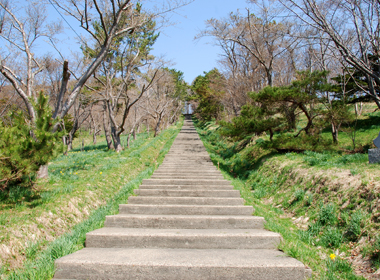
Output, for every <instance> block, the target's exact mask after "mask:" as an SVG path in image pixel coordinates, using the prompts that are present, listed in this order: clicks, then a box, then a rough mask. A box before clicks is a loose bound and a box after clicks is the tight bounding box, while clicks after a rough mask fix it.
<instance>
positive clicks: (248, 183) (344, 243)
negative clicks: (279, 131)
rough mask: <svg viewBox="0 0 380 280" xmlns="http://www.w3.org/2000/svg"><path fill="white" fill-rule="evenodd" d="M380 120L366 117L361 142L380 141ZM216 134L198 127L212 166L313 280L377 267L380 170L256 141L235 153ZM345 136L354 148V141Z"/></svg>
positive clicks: (356, 160) (358, 158) (360, 157)
mask: <svg viewBox="0 0 380 280" xmlns="http://www.w3.org/2000/svg"><path fill="white" fill-rule="evenodd" d="M379 118H380V114H378V113H367V114H365V115H364V116H363V119H362V120H361V121H360V123H361V127H360V128H359V131H358V135H357V136H358V139H359V142H360V143H361V144H365V143H366V142H368V138H369V137H373V136H377V133H378V131H379V126H378V125H377V124H374V120H378V119H379ZM217 128H218V126H216V125H215V124H213V123H208V124H206V125H204V126H202V125H199V124H198V127H197V129H198V131H199V133H200V135H201V138H202V140H203V141H204V143H205V146H206V148H207V150H208V151H209V153H210V155H211V158H212V160H213V162H214V163H215V164H216V165H219V166H220V168H221V170H222V172H223V174H224V175H225V177H226V178H227V179H229V180H232V182H233V184H234V186H235V187H236V188H237V189H239V190H240V191H241V193H242V196H243V198H244V199H245V201H246V203H247V204H249V205H253V206H254V208H255V210H256V215H259V216H263V217H265V218H266V220H267V224H266V227H267V228H268V229H270V230H273V231H276V232H280V233H281V234H282V236H283V237H284V242H283V243H282V245H281V249H282V250H284V251H285V252H286V253H287V254H289V255H290V256H293V257H296V258H297V259H299V260H301V261H302V262H304V263H305V264H306V265H308V266H310V267H311V268H312V270H313V277H314V278H315V279H360V278H361V277H362V276H358V275H363V276H365V277H367V276H370V274H371V273H373V272H374V270H376V269H378V268H379V254H378V253H376V250H379V249H380V236H379V235H378V232H379V228H380V220H379V210H380V195H379V193H380V180H379V179H380V172H379V165H377V164H375V165H369V164H368V163H367V161H368V156H367V155H366V154H353V155H349V154H348V155H345V154H342V153H341V152H329V153H314V152H306V153H303V154H295V153H289V154H285V155H279V154H276V153H273V152H271V151H267V150H264V149H262V148H261V147H260V146H259V145H255V144H254V143H251V144H250V145H248V146H247V147H246V148H244V149H243V150H240V151H237V150H236V147H237V145H236V144H235V143H228V142H226V141H225V140H223V139H221V138H219V137H218V136H217V135H218V134H217V133H215V132H214V130H216V129H217ZM325 133H328V132H327V131H326V132H325ZM340 136H341V140H342V142H343V145H344V148H345V149H347V148H349V145H350V139H349V137H348V136H347V135H344V134H343V133H341V135H340ZM325 137H327V135H325ZM377 252H379V251H377ZM334 255H335V259H334V260H332V259H331V257H332V258H334ZM330 256H331V257H330ZM371 257H372V258H371Z"/></svg>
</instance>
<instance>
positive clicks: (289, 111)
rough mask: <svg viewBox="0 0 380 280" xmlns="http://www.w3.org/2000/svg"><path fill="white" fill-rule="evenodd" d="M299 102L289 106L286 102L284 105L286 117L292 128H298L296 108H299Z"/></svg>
mask: <svg viewBox="0 0 380 280" xmlns="http://www.w3.org/2000/svg"><path fill="white" fill-rule="evenodd" d="M297 106H298V105H297V104H293V105H291V106H288V105H287V104H285V105H284V106H283V108H284V112H285V117H286V120H287V122H288V127H289V129H291V130H296V128H297V126H296V114H295V112H296V109H297Z"/></svg>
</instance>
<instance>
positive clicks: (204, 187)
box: [139, 184, 234, 190]
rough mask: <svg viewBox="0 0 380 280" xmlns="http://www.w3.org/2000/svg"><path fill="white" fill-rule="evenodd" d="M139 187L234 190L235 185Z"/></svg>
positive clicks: (150, 186)
mask: <svg viewBox="0 0 380 280" xmlns="http://www.w3.org/2000/svg"><path fill="white" fill-rule="evenodd" d="M139 189H149V190H151V189H165V190H201V189H205V190H233V189H234V187H233V186H232V185H221V186H219V185H213V186H210V185H209V186H205V185H197V186H192V185H144V184H142V185H140V187H139Z"/></svg>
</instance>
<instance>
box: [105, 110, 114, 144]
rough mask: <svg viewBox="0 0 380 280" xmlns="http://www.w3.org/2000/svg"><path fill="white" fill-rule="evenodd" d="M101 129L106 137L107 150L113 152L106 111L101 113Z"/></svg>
mask: <svg viewBox="0 0 380 280" xmlns="http://www.w3.org/2000/svg"><path fill="white" fill-rule="evenodd" d="M103 127H104V135H105V136H106V141H107V147H108V149H109V150H113V149H114V146H113V143H112V137H111V131H110V122H109V119H108V116H107V112H106V109H104V111H103Z"/></svg>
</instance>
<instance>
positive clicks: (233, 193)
mask: <svg viewBox="0 0 380 280" xmlns="http://www.w3.org/2000/svg"><path fill="white" fill-rule="evenodd" d="M134 192H135V194H136V195H140V196H165V197H240V192H239V191H238V190H166V189H153V190H144V189H137V190H134Z"/></svg>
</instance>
